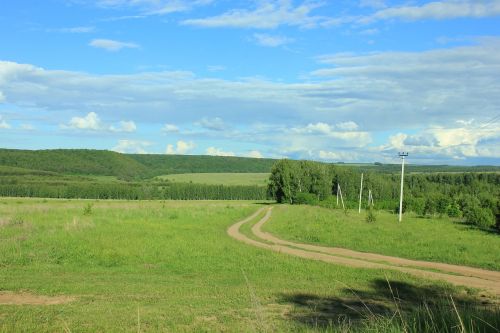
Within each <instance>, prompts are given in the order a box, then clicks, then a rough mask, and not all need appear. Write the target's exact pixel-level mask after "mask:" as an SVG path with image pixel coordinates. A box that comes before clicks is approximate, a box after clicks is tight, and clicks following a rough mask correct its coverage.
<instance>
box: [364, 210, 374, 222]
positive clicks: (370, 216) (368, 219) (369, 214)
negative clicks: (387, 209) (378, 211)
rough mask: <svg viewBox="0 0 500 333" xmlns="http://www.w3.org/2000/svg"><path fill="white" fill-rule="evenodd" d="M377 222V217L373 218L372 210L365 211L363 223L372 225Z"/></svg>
mask: <svg viewBox="0 0 500 333" xmlns="http://www.w3.org/2000/svg"><path fill="white" fill-rule="evenodd" d="M376 220H377V217H376V216H375V213H374V212H373V209H372V208H369V209H368V210H367V211H366V218H365V221H366V222H368V223H373V222H375V221H376Z"/></svg>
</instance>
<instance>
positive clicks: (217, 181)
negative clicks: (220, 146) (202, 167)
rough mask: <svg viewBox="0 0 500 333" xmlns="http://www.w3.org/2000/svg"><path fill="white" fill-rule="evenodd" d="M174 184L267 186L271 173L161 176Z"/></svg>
mask: <svg viewBox="0 0 500 333" xmlns="http://www.w3.org/2000/svg"><path fill="white" fill-rule="evenodd" d="M158 178H160V179H165V180H169V181H171V182H174V183H190V182H192V183H195V184H208V185H229V186H231V185H260V186H266V185H267V182H268V180H269V173H182V174H176V175H165V176H159V177H158Z"/></svg>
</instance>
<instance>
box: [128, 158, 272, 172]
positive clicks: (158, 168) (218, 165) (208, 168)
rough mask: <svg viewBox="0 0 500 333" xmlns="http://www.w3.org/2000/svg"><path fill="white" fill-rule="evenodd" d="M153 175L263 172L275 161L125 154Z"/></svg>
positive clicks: (269, 169)
mask: <svg viewBox="0 0 500 333" xmlns="http://www.w3.org/2000/svg"><path fill="white" fill-rule="evenodd" d="M127 156H129V157H130V158H132V159H134V160H136V161H137V162H139V163H141V164H142V165H144V166H146V167H147V168H148V169H149V170H151V172H153V173H154V174H155V175H166V174H178V173H228V172H232V173H263V172H271V168H272V166H273V164H274V162H276V160H274V159H267V158H248V157H233V156H206V155H148V154H132V155H127Z"/></svg>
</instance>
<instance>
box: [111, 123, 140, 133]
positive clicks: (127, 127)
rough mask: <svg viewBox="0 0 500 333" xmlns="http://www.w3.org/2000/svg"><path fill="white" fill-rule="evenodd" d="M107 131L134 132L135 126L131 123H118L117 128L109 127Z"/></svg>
mask: <svg viewBox="0 0 500 333" xmlns="http://www.w3.org/2000/svg"><path fill="white" fill-rule="evenodd" d="M109 129H110V130H111V131H112V132H128V133H131V132H135V130H136V129H137V126H136V125H135V123H134V122H133V121H120V122H119V125H118V126H117V127H115V126H110V127H109Z"/></svg>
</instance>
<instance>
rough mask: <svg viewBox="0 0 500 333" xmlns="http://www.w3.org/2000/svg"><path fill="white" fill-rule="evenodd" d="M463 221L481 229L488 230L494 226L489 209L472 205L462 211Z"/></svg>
mask: <svg viewBox="0 0 500 333" xmlns="http://www.w3.org/2000/svg"><path fill="white" fill-rule="evenodd" d="M464 217H465V221H466V222H467V223H470V224H474V225H476V226H478V227H481V228H490V227H492V226H493V225H494V224H495V218H494V216H493V213H492V212H491V210H490V209H489V208H483V207H481V206H478V205H475V204H472V205H469V206H467V207H466V209H465V211H464Z"/></svg>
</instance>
